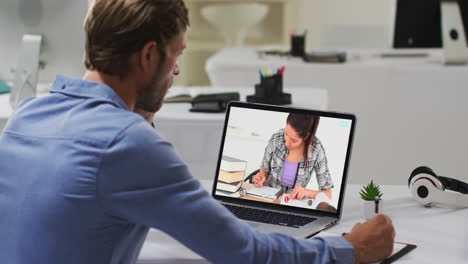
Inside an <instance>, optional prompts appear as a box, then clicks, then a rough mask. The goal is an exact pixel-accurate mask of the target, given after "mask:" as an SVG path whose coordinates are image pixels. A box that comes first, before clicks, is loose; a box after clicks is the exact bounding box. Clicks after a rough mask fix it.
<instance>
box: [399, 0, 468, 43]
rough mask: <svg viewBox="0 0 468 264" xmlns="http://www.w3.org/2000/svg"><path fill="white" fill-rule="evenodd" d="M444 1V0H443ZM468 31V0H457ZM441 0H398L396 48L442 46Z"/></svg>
mask: <svg viewBox="0 0 468 264" xmlns="http://www.w3.org/2000/svg"><path fill="white" fill-rule="evenodd" d="M442 1H443V0H442ZM456 2H457V3H458V6H459V8H460V13H461V16H462V20H463V27H464V31H465V32H464V34H465V36H466V35H467V32H468V0H457V1H456ZM440 5H441V0H397V1H396V14H395V28H394V39H393V47H394V48H441V47H442V35H441V30H442V27H441V8H440Z"/></svg>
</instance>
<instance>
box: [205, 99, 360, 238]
mask: <svg viewBox="0 0 468 264" xmlns="http://www.w3.org/2000/svg"><path fill="white" fill-rule="evenodd" d="M290 114H291V115H297V114H302V115H303V116H304V115H305V116H306V117H314V120H316V121H314V122H317V124H318V125H317V126H316V130H315V131H316V132H315V139H314V140H313V143H311V144H310V145H309V148H308V149H309V150H310V152H309V154H310V158H308V159H307V161H308V163H309V166H304V157H302V159H301V160H300V161H298V162H297V161H296V162H297V164H298V165H297V171H296V175H295V180H294V184H293V185H292V186H288V185H285V184H283V181H281V177H283V176H282V173H283V172H282V169H281V166H282V161H283V159H282V158H284V157H286V158H287V157H288V154H289V149H290V148H291V149H293V150H292V151H291V153H292V152H294V148H293V147H291V145H289V144H286V143H285V142H286V141H285V140H284V138H285V135H284V134H285V131H290V130H285V128H286V127H287V118H288V116H289V115H290ZM355 126H356V117H355V116H354V115H353V114H349V113H337V112H327V111H317V110H310V109H302V108H294V107H289V106H276V105H265V104H255V103H243V102H230V103H229V104H228V105H227V109H226V118H225V122H224V128H223V134H222V138H221V144H220V151H219V157H218V163H217V168H216V175H215V177H214V182H213V190H212V196H213V198H215V199H216V200H218V201H219V202H220V203H222V204H223V205H224V206H226V207H227V208H228V209H229V210H231V211H232V212H233V213H234V214H235V215H237V216H238V217H239V218H240V219H243V220H244V221H246V222H247V223H249V224H250V225H251V226H253V227H254V228H256V229H258V230H260V231H262V232H280V233H285V234H288V235H291V236H293V237H298V238H305V237H310V236H312V235H314V234H316V233H317V232H320V231H321V230H323V229H326V228H328V227H330V226H332V225H334V224H336V223H337V222H338V221H339V220H340V218H341V215H342V211H343V200H344V196H345V187H346V182H347V178H348V168H349V161H350V156H351V148H352V145H353V137H354V130H355ZM289 127H290V126H289ZM289 127H288V129H290V128H289ZM286 134H287V136H288V137H289V134H288V133H286ZM293 138H294V137H293ZM296 139H297V138H296ZM289 140H291V138H288V141H289ZM281 144H283V147H282V150H281V147H280V146H281ZM285 148H286V149H287V151H286V152H285V151H284V150H285ZM295 150H296V152H297V149H295ZM281 153H283V154H281ZM226 157H230V158H232V159H233V160H239V161H242V162H243V170H245V173H244V177H243V180H242V181H241V184H240V185H237V187H236V188H232V189H230V190H229V191H227V190H226V188H223V187H222V186H224V185H225V184H226V182H225V181H226V180H225V178H224V176H220V175H222V173H224V172H223V170H222V168H221V163H222V161H223V158H224V161H223V163H225V162H226V161H225V160H226ZM288 161H289V162H291V161H290V160H289V159H288ZM264 163H265V164H266V166H265V168H268V170H269V173H271V174H268V175H269V176H268V179H267V181H265V182H264V183H263V186H255V184H254V183H253V178H254V177H255V175H256V174H257V173H258V170H259V169H260V168H261V167H262V166H263V164H264ZM244 167H245V169H244ZM275 171H276V174H275ZM288 171H290V170H288ZM270 177H271V178H270ZM285 177H286V176H285ZM288 179H290V177H289V178H288ZM285 182H286V181H285ZM296 186H301V187H303V188H305V189H306V190H309V191H318V194H317V195H316V196H315V197H303V198H302V199H300V200H299V197H292V191H293V190H294V188H298V187H296ZM310 193H312V192H310Z"/></svg>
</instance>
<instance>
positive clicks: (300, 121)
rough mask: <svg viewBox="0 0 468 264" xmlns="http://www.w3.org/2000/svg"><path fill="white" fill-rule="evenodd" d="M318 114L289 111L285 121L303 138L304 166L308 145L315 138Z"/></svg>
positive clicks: (318, 119)
mask: <svg viewBox="0 0 468 264" xmlns="http://www.w3.org/2000/svg"><path fill="white" fill-rule="evenodd" d="M319 121H320V116H315V115H308V114H301V113H290V114H289V115H288V118H287V119H286V123H287V124H289V125H290V126H291V127H292V128H294V130H295V131H296V132H297V134H298V135H299V136H300V137H301V138H302V140H304V143H305V148H304V167H305V166H306V165H307V159H308V157H309V146H310V143H311V142H312V140H313V139H314V138H315V133H316V132H317V128H318V125H319Z"/></svg>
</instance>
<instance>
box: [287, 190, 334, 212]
mask: <svg viewBox="0 0 468 264" xmlns="http://www.w3.org/2000/svg"><path fill="white" fill-rule="evenodd" d="M289 196H290V194H283V195H281V197H280V203H281V204H284V205H289V206H296V207H303V208H308V209H317V206H318V205H319V204H320V203H321V202H326V203H331V200H330V199H329V198H328V196H327V195H326V194H324V193H322V192H320V193H318V194H317V196H315V199H309V198H304V199H302V200H297V199H292V200H291V199H290V197H289Z"/></svg>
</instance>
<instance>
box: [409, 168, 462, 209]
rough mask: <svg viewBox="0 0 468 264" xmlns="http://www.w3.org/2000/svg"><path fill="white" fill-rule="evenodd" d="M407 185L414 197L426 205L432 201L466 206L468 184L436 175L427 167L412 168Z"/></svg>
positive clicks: (429, 204)
mask: <svg viewBox="0 0 468 264" xmlns="http://www.w3.org/2000/svg"><path fill="white" fill-rule="evenodd" d="M408 187H409V189H410V192H411V194H412V195H413V197H414V199H416V200H417V201H418V202H420V203H422V204H423V205H424V206H426V207H428V206H431V205H432V204H433V203H435V204H445V205H454V206H456V207H468V184H466V183H464V182H462V181H459V180H456V179H452V178H447V177H442V176H437V175H436V174H435V173H434V171H432V169H430V168H429V167H426V166H421V167H418V168H416V169H414V170H413V172H411V175H410V177H409V179H408Z"/></svg>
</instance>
